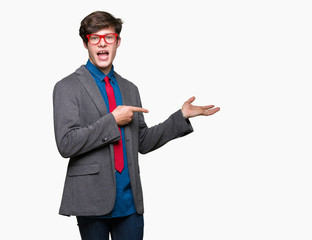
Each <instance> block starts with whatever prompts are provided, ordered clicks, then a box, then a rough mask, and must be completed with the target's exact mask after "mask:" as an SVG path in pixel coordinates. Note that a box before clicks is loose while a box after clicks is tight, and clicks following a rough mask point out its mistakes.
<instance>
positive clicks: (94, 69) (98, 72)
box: [86, 60, 116, 82]
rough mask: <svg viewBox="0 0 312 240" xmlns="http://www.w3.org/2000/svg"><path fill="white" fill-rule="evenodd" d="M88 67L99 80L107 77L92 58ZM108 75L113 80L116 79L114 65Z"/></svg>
mask: <svg viewBox="0 0 312 240" xmlns="http://www.w3.org/2000/svg"><path fill="white" fill-rule="evenodd" d="M86 68H87V69H88V70H89V71H90V72H91V73H92V74H93V75H94V76H95V77H97V78H98V79H99V80H101V81H104V78H105V77H106V74H105V73H103V72H102V71H101V70H100V69H98V68H97V67H96V66H95V65H94V64H93V63H92V62H91V61H90V60H88V62H87V64H86ZM107 76H108V77H109V78H110V80H111V81H113V82H114V81H115V80H116V79H115V76H114V66H112V69H111V70H110V72H109V73H108V74H107Z"/></svg>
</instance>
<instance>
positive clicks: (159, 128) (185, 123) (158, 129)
mask: <svg viewBox="0 0 312 240" xmlns="http://www.w3.org/2000/svg"><path fill="white" fill-rule="evenodd" d="M138 96H139V95H138ZM139 102H140V104H141V101H140V100H139ZM191 132H193V127H192V125H191V123H190V121H189V120H188V119H185V118H184V117H183V115H182V111H181V110H178V111H177V112H175V113H173V114H172V115H171V116H170V117H169V118H168V119H167V120H165V121H164V122H162V123H160V124H158V125H155V126H153V127H148V126H147V125H146V123H145V121H144V116H143V114H142V113H139V152H140V153H142V154H145V153H148V152H151V151H153V150H155V149H157V148H159V147H161V146H163V145H165V144H166V143H167V142H169V141H171V140H173V139H176V138H179V137H183V136H185V135H187V134H189V133H191Z"/></svg>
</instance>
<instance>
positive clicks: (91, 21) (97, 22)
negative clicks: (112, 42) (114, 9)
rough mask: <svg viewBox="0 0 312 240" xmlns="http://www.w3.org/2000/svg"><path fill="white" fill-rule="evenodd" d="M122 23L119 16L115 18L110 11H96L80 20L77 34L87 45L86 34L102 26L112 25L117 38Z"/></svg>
mask: <svg viewBox="0 0 312 240" xmlns="http://www.w3.org/2000/svg"><path fill="white" fill-rule="evenodd" d="M122 23H123V22H122V20H121V19H120V18H115V17H114V16H113V15H111V14H110V13H107V12H101V11H96V12H93V13H91V14H89V15H88V16H86V17H85V18H84V19H83V20H82V21H81V24H80V29H79V35H80V37H81V38H82V40H83V41H84V43H85V44H86V45H88V39H87V37H86V36H87V35H89V34H91V33H95V32H97V31H99V30H101V29H103V28H108V27H113V28H114V29H115V33H117V34H118V38H119V34H120V32H121V29H122Z"/></svg>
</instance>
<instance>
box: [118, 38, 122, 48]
mask: <svg viewBox="0 0 312 240" xmlns="http://www.w3.org/2000/svg"><path fill="white" fill-rule="evenodd" d="M120 42H121V38H120V37H118V40H117V48H118V47H119V46H120Z"/></svg>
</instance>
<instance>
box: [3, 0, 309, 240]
mask: <svg viewBox="0 0 312 240" xmlns="http://www.w3.org/2000/svg"><path fill="white" fill-rule="evenodd" d="M95 10H104V11H108V12H110V13H112V14H113V15H115V16H116V17H120V18H122V19H123V20H124V22H125V23H124V25H123V30H122V33H121V38H122V42H121V45H120V47H119V49H118V52H117V57H116V59H115V62H114V66H115V70H116V71H117V72H118V73H119V74H121V75H122V76H123V77H125V78H127V79H128V80H130V81H132V82H134V83H135V84H136V85H137V86H138V87H139V89H140V93H141V99H142V102H143V106H144V107H145V108H147V109H149V110H150V113H148V114H145V120H146V122H147V123H148V125H149V126H152V125H155V124H157V123H159V122H162V121H164V120H165V119H166V118H167V117H168V116H169V115H170V114H171V113H173V112H175V111H176V110H178V109H179V108H180V107H181V106H182V104H183V102H184V101H186V100H187V99H188V98H189V97H191V96H196V100H195V102H194V104H198V105H206V104H215V105H216V106H219V107H221V111H220V112H218V113H217V114H216V115H214V116H210V117H207V118H205V117H198V118H195V119H192V120H191V122H192V124H193V127H194V130H195V131H194V133H192V134H191V135H189V136H187V137H185V138H180V139H178V140H175V141H173V142H170V143H168V144H167V145H165V146H164V147H163V148H161V149H159V150H157V151H155V152H152V153H150V154H147V155H141V156H140V165H141V177H142V182H143V190H144V197H145V215H144V216H145V239H146V240H159V239H163V240H166V239H168V240H169V239H204V240H206V239H209V240H210V239H211V240H232V239H239V240H258V239H259V240H263V239H266V240H271V239H272V240H276V239H283V240H285V239H296V240H297V239H300V240H305V239H309V240H310V239H312V229H311V224H312V218H311V216H312V207H311V202H312V194H311V183H312V181H311V180H312V176H311V170H312V162H311V160H312V154H311V136H312V128H311V120H312V114H311V100H312V97H311V84H310V82H311V80H312V71H311V64H312V57H311V56H312V47H311V46H312V44H311V42H312V34H311V27H312V26H311V23H312V15H311V12H312V7H311V1H308V0H307V1H304V0H296V1H294V0H283V1H282V0H261V1H260V0H259V1H251V0H249V1H248V0H237V1H231V0H219V1H209V0H208V1H200V0H193V1H181V0H179V1H170V0H167V1H164V0H158V1H143V0H141V1H136V0H132V1H119V0H114V1H97V0H94V1H93V0H90V1H81V0H76V1H59V0H55V1H39V0H38V1H36V0H29V1H21V0H19V1H14V0H12V1H10V2H3V3H1V7H0V24H1V30H0V31H1V38H0V43H1V44H0V54H1V73H0V74H1V75H0V76H1V94H0V98H1V99H0V100H1V101H0V107H1V108H0V109H1V118H0V119H1V120H0V121H1V122H0V123H1V174H0V192H1V197H0V201H1V202H0V217H1V220H2V221H1V231H0V238H1V239H36V240H37V239H45V240H50V239H51V240H52V239H68V240H71V239H72V240H74V239H79V238H80V236H79V233H78V228H77V225H76V219H75V218H74V217H70V218H68V217H63V216H59V215H58V208H59V204H60V200H61V194H62V189H63V183H64V178H65V172H66V167H67V162H68V160H67V159H63V158H62V157H61V156H60V155H59V153H58V151H57V149H56V145H55V141H54V132H53V108H52V91H53V87H54V84H55V83H56V82H57V81H59V80H61V79H62V78H63V77H65V76H67V75H69V74H70V73H72V72H73V71H75V70H76V69H77V68H78V67H79V66H80V65H82V64H85V63H86V62H87V58H88V56H87V51H86V50H85V49H84V47H83V45H82V41H81V39H80V37H79V35H78V29H79V26H80V21H81V20H82V19H83V18H84V17H85V16H86V15H88V14H89V13H91V12H93V11H95Z"/></svg>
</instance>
